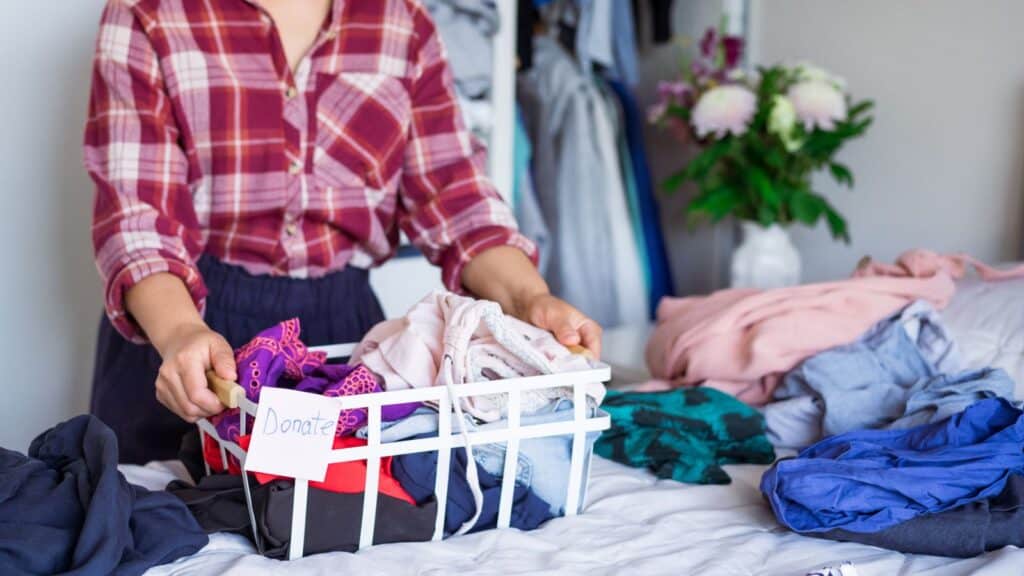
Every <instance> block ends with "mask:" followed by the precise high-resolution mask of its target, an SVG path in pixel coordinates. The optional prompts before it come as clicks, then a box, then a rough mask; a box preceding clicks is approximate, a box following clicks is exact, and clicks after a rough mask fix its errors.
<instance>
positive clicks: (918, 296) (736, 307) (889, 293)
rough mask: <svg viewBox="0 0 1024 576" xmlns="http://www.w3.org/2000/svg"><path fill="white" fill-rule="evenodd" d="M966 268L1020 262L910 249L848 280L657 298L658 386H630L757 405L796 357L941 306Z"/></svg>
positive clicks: (1012, 273)
mask: <svg viewBox="0 0 1024 576" xmlns="http://www.w3.org/2000/svg"><path fill="white" fill-rule="evenodd" d="M968 264H971V265H974V267H975V269H976V270H977V271H978V274H979V276H981V277H982V278H983V279H986V280H997V279H1005V278H1016V277H1022V276H1024V266H1019V267H1017V268H1014V269H1010V270H996V269H994V268H990V267H988V266H986V265H984V264H981V263H980V262H978V261H976V260H974V259H973V258H970V257H969V256H962V255H954V256H940V255H938V254H935V253H933V252H926V251H923V250H915V251H911V252H908V253H906V254H904V255H903V256H901V257H900V258H899V259H898V260H897V263H896V264H894V265H883V264H878V263H874V262H871V261H865V262H862V263H861V265H860V266H858V269H857V271H856V272H855V274H854V276H855V277H854V278H851V279H849V280H842V281H838V282H828V283H823V284H806V285H803V286H794V287H791V288H781V289H777V290H768V291H758V290H747V289H742V290H723V291H720V292H716V293H714V294H711V295H709V296H698V297H688V298H664V299H663V300H662V301H661V303H660V304H659V306H658V323H657V327H656V328H655V330H654V333H653V334H652V336H651V339H650V341H649V342H648V344H647V354H646V356H647V365H648V367H649V369H650V371H651V374H652V376H653V377H654V378H656V379H658V380H655V381H652V382H649V383H647V384H645V385H643V386H642V387H640V388H639V389H643V390H655V389H663V388H667V387H675V386H694V385H698V384H704V385H707V386H711V387H714V388H718V389H719V390H723V391H725V392H728V393H730V394H733V395H735V396H736V397H737V398H739V399H741V400H743V401H745V402H748V403H750V404H764V403H767V402H768V401H770V400H771V396H772V392H773V391H774V389H775V385H776V383H777V381H778V377H779V376H780V375H781V374H783V373H785V372H787V371H789V370H791V369H792V368H794V367H795V366H796V365H797V364H799V363H800V362H802V361H803V360H804V359H806V358H808V357H810V356H812V355H814V354H817V353H818V352H821V351H823V350H827V349H829V348H833V347H835V346H839V345H842V344H848V343H850V342H853V341H855V340H856V339H857V338H859V337H860V336H861V335H862V334H863V333H864V332H865V331H867V329H868V328H870V327H871V326H873V325H874V324H876V323H877V322H879V321H880V320H882V319H884V318H886V317H887V316H889V315H892V314H894V313H896V312H897V311H899V310H900V309H902V308H903V307H905V306H907V305H908V304H910V303H911V302H913V301H915V300H926V301H928V302H930V303H931V304H932V305H933V306H934V307H935V308H937V309H942V308H945V306H946V305H947V304H948V303H949V300H950V298H952V297H953V294H954V292H955V284H954V279H957V278H961V277H962V276H963V274H964V271H965V268H966V266H967V265H968Z"/></svg>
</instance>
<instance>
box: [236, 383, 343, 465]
mask: <svg viewBox="0 0 1024 576" xmlns="http://www.w3.org/2000/svg"><path fill="white" fill-rule="evenodd" d="M340 413H341V406H340V405H339V403H338V402H337V401H336V400H334V399H331V398H326V397H324V396H318V395H316V394H309V393H306V392H296V391H294V390H282V389H280V388H264V389H263V390H262V391H260V403H259V408H257V410H256V423H255V424H254V425H253V429H252V440H251V441H250V443H249V453H248V455H247V456H246V459H245V469H246V470H250V471H253V472H264V473H267V474H275V475H278V476H289V477H292V478H304V479H307V480H314V481H317V482H322V481H323V480H324V477H325V476H327V458H328V456H329V454H330V452H331V448H332V447H333V446H334V431H335V429H336V427H337V424H338V415H339V414H340Z"/></svg>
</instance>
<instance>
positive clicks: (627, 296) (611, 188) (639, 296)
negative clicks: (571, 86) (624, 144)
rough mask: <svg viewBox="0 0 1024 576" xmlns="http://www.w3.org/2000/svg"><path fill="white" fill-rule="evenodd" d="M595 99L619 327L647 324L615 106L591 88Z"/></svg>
mask: <svg viewBox="0 0 1024 576" xmlns="http://www.w3.org/2000/svg"><path fill="white" fill-rule="evenodd" d="M595 89H596V90H597V94H598V99H597V102H596V104H597V106H596V107H595V113H594V130H595V133H596V136H597V141H596V144H597V147H598V153H599V155H600V156H599V158H598V164H597V165H596V166H595V168H596V169H600V170H601V171H602V173H603V175H604V178H603V182H604V187H603V189H604V194H605V202H606V203H607V210H608V214H609V217H610V220H611V222H610V228H609V229H608V234H609V236H611V239H612V249H613V250H614V253H615V268H614V270H615V282H616V287H617V292H618V295H619V301H618V305H619V319H620V320H621V322H622V323H623V324H637V325H641V324H647V322H648V320H649V319H650V316H649V314H650V312H649V309H650V306H649V305H648V300H647V298H648V292H647V289H646V287H645V285H644V266H643V265H642V264H641V250H640V248H639V246H638V245H637V236H636V235H634V230H635V228H634V226H633V222H632V221H631V211H630V209H629V205H628V202H627V194H626V181H625V179H624V178H623V175H622V164H621V155H620V154H619V147H618V141H619V139H618V137H617V133H618V131H617V129H616V123H617V122H616V120H617V118H618V114H617V113H616V104H615V102H614V101H613V100H610V99H609V97H606V95H605V94H603V93H602V92H601V90H600V88H599V87H597V86H595Z"/></svg>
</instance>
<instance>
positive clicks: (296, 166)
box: [288, 160, 303, 176]
mask: <svg viewBox="0 0 1024 576" xmlns="http://www.w3.org/2000/svg"><path fill="white" fill-rule="evenodd" d="M302 168H303V166H302V162H299V161H298V160H295V161H293V162H292V163H291V165H289V166H288V173H289V174H291V175H292V176H297V175H299V174H301V173H302Z"/></svg>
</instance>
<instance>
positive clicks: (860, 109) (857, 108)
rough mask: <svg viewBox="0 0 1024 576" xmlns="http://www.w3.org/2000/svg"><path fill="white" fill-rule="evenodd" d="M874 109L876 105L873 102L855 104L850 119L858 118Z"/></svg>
mask: <svg viewBox="0 0 1024 576" xmlns="http://www.w3.org/2000/svg"><path fill="white" fill-rule="evenodd" d="M874 107H875V103H874V102H872V101H871V100H863V101H861V102H858V103H857V104H855V105H854V106H853V107H852V108H850V113H849V117H850V118H856V117H857V116H860V115H861V114H864V113H865V112H868V111H870V110H871V109H872V108H874Z"/></svg>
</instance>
